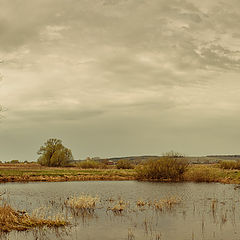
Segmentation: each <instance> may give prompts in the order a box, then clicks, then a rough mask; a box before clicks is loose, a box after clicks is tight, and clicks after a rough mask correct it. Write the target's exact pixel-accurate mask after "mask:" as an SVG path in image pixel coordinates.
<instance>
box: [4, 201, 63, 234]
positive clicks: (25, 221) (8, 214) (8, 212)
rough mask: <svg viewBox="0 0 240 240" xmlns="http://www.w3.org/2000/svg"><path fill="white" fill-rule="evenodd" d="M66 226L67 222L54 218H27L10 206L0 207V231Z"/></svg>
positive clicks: (60, 218) (23, 213)
mask: <svg viewBox="0 0 240 240" xmlns="http://www.w3.org/2000/svg"><path fill="white" fill-rule="evenodd" d="M65 225H67V221H66V220H65V219H64V218H62V217H60V216H56V217H55V218H52V219H50V218H48V219H45V218H41V217H37V216H29V215H28V214H27V213H25V212H23V211H16V210H14V209H13V208H12V207H11V206H9V205H7V204H4V205H2V206H0V231H2V232H10V231H12V230H17V231H25V230H28V229H31V228H35V227H43V226H47V227H61V226H65Z"/></svg>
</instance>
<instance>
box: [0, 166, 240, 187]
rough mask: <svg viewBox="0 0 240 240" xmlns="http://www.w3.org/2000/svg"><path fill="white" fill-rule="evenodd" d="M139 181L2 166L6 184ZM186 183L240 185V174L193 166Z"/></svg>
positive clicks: (113, 172)
mask: <svg viewBox="0 0 240 240" xmlns="http://www.w3.org/2000/svg"><path fill="white" fill-rule="evenodd" d="M135 179H136V170H135V169H115V168H113V169H79V168H76V167H72V168H53V167H43V166H40V165H38V164H1V165H0V182H2V183H3V182H32V181H46V182H60V181H88V180H135ZM142 180H144V179H142ZM164 181H168V179H165V180H164ZM182 181H193V182H221V183H236V184H240V170H231V169H221V168H220V167H219V165H217V164H191V165H189V166H188V169H187V171H186V172H185V173H184V175H183V179H182Z"/></svg>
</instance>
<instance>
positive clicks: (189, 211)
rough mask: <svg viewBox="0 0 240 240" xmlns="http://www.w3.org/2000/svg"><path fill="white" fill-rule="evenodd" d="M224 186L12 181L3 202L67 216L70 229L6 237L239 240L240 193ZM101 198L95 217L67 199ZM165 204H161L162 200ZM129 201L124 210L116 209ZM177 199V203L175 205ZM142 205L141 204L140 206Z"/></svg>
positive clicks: (5, 187) (3, 188)
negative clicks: (71, 206)
mask: <svg viewBox="0 0 240 240" xmlns="http://www.w3.org/2000/svg"><path fill="white" fill-rule="evenodd" d="M234 187H235V185H227V184H226V185H224V184H218V183H157V182H154V183H153V182H138V181H86V182H50V183H42V182H40V183H25V184H24V183H7V184H1V185H0V192H4V191H6V194H4V195H3V196H2V199H1V201H7V202H10V204H11V206H13V207H14V208H15V209H20V210H23V209H24V210H26V211H27V212H28V213H30V214H31V213H32V211H35V210H36V208H37V209H38V211H39V212H41V213H43V212H44V213H45V214H46V215H50V216H54V215H56V214H62V215H63V216H64V217H66V218H67V219H68V221H69V222H70V225H69V226H68V227H66V228H60V229H58V230H51V229H47V228H46V229H41V230H31V231H28V232H15V231H13V232H11V233H10V234H7V235H2V238H5V239H13V240H15V239H17V240H21V239H24V240H28V239H64V240H65V239H82V240H85V239H86V240H88V239H89V240H99V239H103V240H118V239H119V240H120V239H122V240H124V239H126V240H134V239H135V240H148V239H149V240H176V239H177V240H188V239H189V240H197V239H206V240H212V239H217V240H221V239H223V240H226V239H231V240H235V239H236V240H237V239H239V236H240V189H238V188H234ZM83 194H87V195H91V196H93V197H97V198H98V199H99V201H98V202H97V205H96V209H95V211H94V212H92V213H91V214H83V215H81V214H79V215H75V214H73V212H71V211H69V209H68V207H67V206H66V204H64V203H65V202H66V200H67V199H70V198H71V197H72V196H79V195H83ZM159 200H161V201H159ZM119 201H120V202H122V203H124V206H125V207H124V209H123V211H121V212H114V211H112V209H113V207H114V206H115V205H117V204H119ZM171 201H172V202H171ZM137 203H138V204H137Z"/></svg>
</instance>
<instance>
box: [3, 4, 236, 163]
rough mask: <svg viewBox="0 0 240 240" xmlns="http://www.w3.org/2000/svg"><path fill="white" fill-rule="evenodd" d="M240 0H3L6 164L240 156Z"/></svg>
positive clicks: (4, 148)
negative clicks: (56, 148)
mask: <svg viewBox="0 0 240 240" xmlns="http://www.w3.org/2000/svg"><path fill="white" fill-rule="evenodd" d="M239 9H240V1H239V0H221V1H220V0H211V1H209V0H201V1H197V0H171V1H169V0H150V1H149V0H91V1H89V0H51V1H49V0H41V1H39V0H24V1H23V0H11V1H9V0H0V62H1V63H0V73H1V76H2V81H1V82H0V104H1V105H2V106H3V107H4V108H5V109H6V111H4V112H3V113H2V114H1V115H2V116H3V117H2V118H1V121H0V160H12V159H19V160H21V161H24V160H36V159H37V154H36V152H37V150H38V149H39V147H40V146H41V145H42V144H43V143H44V142H45V141H46V140H47V139H48V138H52V137H56V138H60V139H62V140H63V143H64V145H66V146H67V147H69V148H71V149H72V152H73V155H74V157H75V159H79V158H81V159H84V158H86V157H87V156H91V157H93V156H99V157H111V156H127V155H142V154H162V153H163V152H166V151H170V150H175V151H178V152H181V153H184V154H186V155H206V154H217V153H218V154H229V153H234V154H235V153H240V142H239V141H240V140H239V139H240V26H239V24H240V12H239Z"/></svg>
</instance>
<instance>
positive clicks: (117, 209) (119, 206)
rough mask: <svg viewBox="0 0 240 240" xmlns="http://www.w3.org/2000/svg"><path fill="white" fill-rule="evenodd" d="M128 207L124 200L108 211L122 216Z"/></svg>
mask: <svg viewBox="0 0 240 240" xmlns="http://www.w3.org/2000/svg"><path fill="white" fill-rule="evenodd" d="M126 207H127V204H126V203H125V202H124V201H123V200H119V201H118V203H117V204H116V205H114V206H113V207H109V208H108V209H107V210H111V211H112V212H113V213H114V214H116V215H120V214H122V212H123V210H124V209H125V208H126Z"/></svg>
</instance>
